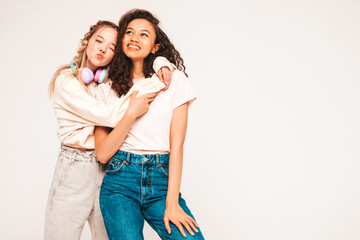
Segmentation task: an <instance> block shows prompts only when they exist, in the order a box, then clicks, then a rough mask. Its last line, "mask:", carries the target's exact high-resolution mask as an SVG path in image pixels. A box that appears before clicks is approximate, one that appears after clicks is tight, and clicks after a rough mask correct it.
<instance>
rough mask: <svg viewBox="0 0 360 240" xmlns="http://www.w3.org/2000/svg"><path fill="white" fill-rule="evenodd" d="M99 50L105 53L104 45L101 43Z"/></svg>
mask: <svg viewBox="0 0 360 240" xmlns="http://www.w3.org/2000/svg"><path fill="white" fill-rule="evenodd" d="M99 51H100V52H102V53H104V54H105V53H106V46H104V45H103V44H101V45H100V46H99Z"/></svg>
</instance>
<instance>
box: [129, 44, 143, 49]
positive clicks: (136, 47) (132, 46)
mask: <svg viewBox="0 0 360 240" xmlns="http://www.w3.org/2000/svg"><path fill="white" fill-rule="evenodd" d="M128 47H131V48H135V49H140V47H138V46H134V45H131V44H128Z"/></svg>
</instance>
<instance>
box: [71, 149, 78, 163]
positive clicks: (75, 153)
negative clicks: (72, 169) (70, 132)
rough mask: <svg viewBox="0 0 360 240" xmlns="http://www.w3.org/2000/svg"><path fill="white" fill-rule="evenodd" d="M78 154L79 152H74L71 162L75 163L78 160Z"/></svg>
mask: <svg viewBox="0 0 360 240" xmlns="http://www.w3.org/2000/svg"><path fill="white" fill-rule="evenodd" d="M77 154H78V151H77V150H74V151H73V155H72V158H71V162H74V161H75V158H76V155H77Z"/></svg>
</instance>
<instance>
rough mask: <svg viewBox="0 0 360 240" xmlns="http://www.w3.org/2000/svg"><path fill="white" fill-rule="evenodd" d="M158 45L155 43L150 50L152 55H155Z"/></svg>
mask: <svg viewBox="0 0 360 240" xmlns="http://www.w3.org/2000/svg"><path fill="white" fill-rule="evenodd" d="M159 47H160V44H159V43H157V44H155V45H154V47H153V49H152V50H151V53H152V54H155V53H156V52H157V51H158V50H159Z"/></svg>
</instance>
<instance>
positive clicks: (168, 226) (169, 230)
mask: <svg viewBox="0 0 360 240" xmlns="http://www.w3.org/2000/svg"><path fill="white" fill-rule="evenodd" d="M164 223H165V228H166V230H167V232H168V234H171V228H170V221H169V219H168V218H164Z"/></svg>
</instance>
